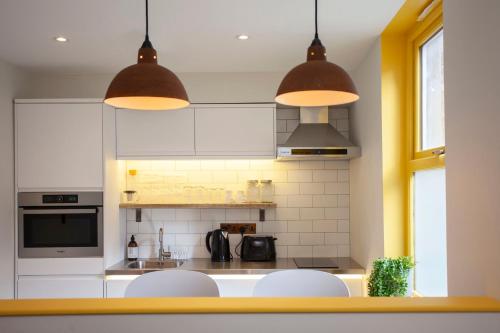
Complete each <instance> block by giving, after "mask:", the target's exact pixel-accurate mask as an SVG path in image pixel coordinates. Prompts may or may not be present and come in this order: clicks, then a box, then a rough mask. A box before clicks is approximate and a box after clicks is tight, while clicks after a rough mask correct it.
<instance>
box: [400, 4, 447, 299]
mask: <svg viewBox="0 0 500 333" xmlns="http://www.w3.org/2000/svg"><path fill="white" fill-rule="evenodd" d="M440 8H441V7H439V10H440ZM445 33H446V32H444V30H443V28H442V13H441V12H439V13H437V12H436V11H435V10H434V11H433V12H432V13H431V14H429V16H428V17H427V18H426V19H425V20H424V21H423V22H422V23H421V24H419V25H417V27H416V28H415V30H414V31H413V33H412V34H410V37H409V46H410V50H411V52H410V53H411V54H412V55H413V56H412V59H413V61H412V62H411V63H412V64H413V68H412V70H411V72H412V73H413V75H411V76H410V80H411V81H410V86H411V87H413V89H410V90H411V94H412V95H411V100H413V103H412V107H411V109H410V110H411V117H410V119H411V126H410V127H411V131H410V132H411V133H410V135H409V138H408V142H409V143H410V145H409V146H410V148H409V149H410V154H409V156H410V161H409V163H408V165H409V169H408V182H409V192H410V193H409V196H408V197H409V199H410V200H409V207H410V210H409V211H410V214H409V215H410V216H409V221H410V227H409V230H410V232H409V237H410V239H409V244H411V246H410V247H411V248H410V253H411V254H412V255H413V257H414V259H415V272H414V290H415V292H416V293H417V294H419V295H422V296H446V295H447V273H446V187H445V184H446V171H445V127H444V124H445V117H444V108H445V105H444V89H445V87H444V77H443V68H444V65H445V64H444V60H443V36H444V34H445Z"/></svg>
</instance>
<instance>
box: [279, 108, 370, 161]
mask: <svg viewBox="0 0 500 333" xmlns="http://www.w3.org/2000/svg"><path fill="white" fill-rule="evenodd" d="M359 156H361V148H360V147H357V146H355V145H353V144H352V143H351V142H350V141H349V140H348V139H347V138H346V137H344V136H343V135H342V134H340V133H339V132H338V131H337V130H336V129H335V128H334V127H333V126H332V125H330V124H329V123H328V107H320V108H309V107H308V108H305V107H303V108H300V124H299V126H298V127H297V128H296V129H295V131H293V133H292V134H291V135H290V137H289V138H288V140H287V141H286V142H285V143H284V144H283V145H281V146H280V147H278V160H325V159H342V160H348V159H351V158H354V157H359Z"/></svg>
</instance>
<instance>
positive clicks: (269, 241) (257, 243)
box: [241, 236, 276, 261]
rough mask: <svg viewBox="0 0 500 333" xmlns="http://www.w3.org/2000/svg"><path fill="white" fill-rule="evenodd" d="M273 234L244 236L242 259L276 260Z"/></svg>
mask: <svg viewBox="0 0 500 333" xmlns="http://www.w3.org/2000/svg"><path fill="white" fill-rule="evenodd" d="M275 240H276V238H274V237H273V236H244V237H243V242H242V244H241V260H243V261H274V260H276V247H275V246H274V241H275Z"/></svg>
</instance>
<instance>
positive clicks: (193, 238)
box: [175, 234, 205, 246]
mask: <svg viewBox="0 0 500 333" xmlns="http://www.w3.org/2000/svg"><path fill="white" fill-rule="evenodd" d="M202 236H203V237H205V235H202ZM202 236H200V235H199V234H176V235H175V245H188V246H195V245H200V244H201V237H202Z"/></svg>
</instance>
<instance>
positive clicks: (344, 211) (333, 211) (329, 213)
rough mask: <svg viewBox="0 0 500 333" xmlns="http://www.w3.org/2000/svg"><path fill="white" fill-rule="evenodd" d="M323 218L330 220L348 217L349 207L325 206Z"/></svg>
mask: <svg viewBox="0 0 500 333" xmlns="http://www.w3.org/2000/svg"><path fill="white" fill-rule="evenodd" d="M325 218H327V219H331V220H340V219H348V218H349V208H344V207H339V208H325Z"/></svg>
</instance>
